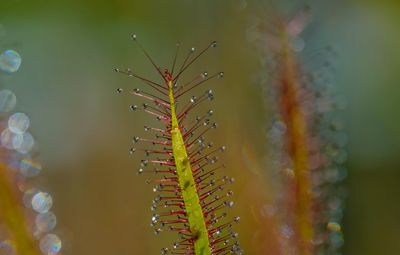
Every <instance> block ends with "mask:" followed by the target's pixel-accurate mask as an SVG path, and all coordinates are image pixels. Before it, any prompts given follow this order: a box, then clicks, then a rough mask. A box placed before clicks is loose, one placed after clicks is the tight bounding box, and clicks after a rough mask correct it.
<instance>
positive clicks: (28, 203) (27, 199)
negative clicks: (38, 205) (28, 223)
mask: <svg viewBox="0 0 400 255" xmlns="http://www.w3.org/2000/svg"><path fill="white" fill-rule="evenodd" d="M38 192H39V190H38V189H36V188H31V189H28V190H27V191H25V192H24V196H23V197H22V201H23V202H24V205H25V207H27V208H31V207H32V198H33V196H34V195H35V194H36V193H38Z"/></svg>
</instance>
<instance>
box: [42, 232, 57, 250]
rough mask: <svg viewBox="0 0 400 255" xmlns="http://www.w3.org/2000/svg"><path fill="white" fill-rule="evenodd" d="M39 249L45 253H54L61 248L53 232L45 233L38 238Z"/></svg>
mask: <svg viewBox="0 0 400 255" xmlns="http://www.w3.org/2000/svg"><path fill="white" fill-rule="evenodd" d="M40 250H41V251H42V252H43V253H44V254H46V255H55V254H57V253H59V252H60V250H61V240H60V238H59V237H58V236H57V235H55V234H47V235H45V236H44V237H42V239H40Z"/></svg>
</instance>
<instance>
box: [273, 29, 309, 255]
mask: <svg viewBox="0 0 400 255" xmlns="http://www.w3.org/2000/svg"><path fill="white" fill-rule="evenodd" d="M282 31H285V30H284V29H282ZM287 37H288V35H287V34H286V33H285V32H283V33H282V56H281V57H282V70H281V72H282V73H281V81H280V88H279V91H280V98H281V101H280V103H281V107H282V108H281V109H282V112H283V113H282V116H283V121H284V123H285V124H286V127H287V141H286V143H287V148H288V154H289V156H290V158H291V159H292V165H293V170H294V175H295V187H294V192H295V194H294V195H295V205H294V206H295V224H296V225H295V232H296V234H295V235H296V238H297V240H298V249H299V250H298V251H299V253H298V254H300V255H311V254H312V245H311V241H312V238H313V228H312V219H311V203H312V201H311V191H310V189H311V184H310V173H309V162H308V148H307V140H308V139H307V123H306V119H305V115H304V113H303V111H302V108H301V105H300V103H299V101H298V91H299V89H300V84H299V82H298V77H299V75H298V73H297V66H296V62H295V60H294V59H293V57H292V54H291V50H290V48H289V43H288V38H287Z"/></svg>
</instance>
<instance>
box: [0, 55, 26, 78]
mask: <svg viewBox="0 0 400 255" xmlns="http://www.w3.org/2000/svg"><path fill="white" fill-rule="evenodd" d="M21 61H22V59H21V56H20V55H19V54H18V52H16V51H14V50H6V51H4V52H3V53H2V54H1V55H0V70H2V71H3V72H6V73H14V72H16V71H18V69H19V67H20V66H21Z"/></svg>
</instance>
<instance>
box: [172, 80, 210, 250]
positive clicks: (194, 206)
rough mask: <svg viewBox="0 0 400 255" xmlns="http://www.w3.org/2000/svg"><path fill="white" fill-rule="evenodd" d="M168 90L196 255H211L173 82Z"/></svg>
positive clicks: (180, 177)
mask: <svg viewBox="0 0 400 255" xmlns="http://www.w3.org/2000/svg"><path fill="white" fill-rule="evenodd" d="M168 88H169V100H170V105H171V116H172V117H171V119H172V120H171V121H172V129H171V136H172V151H173V154H174V159H175V165H176V172H177V175H178V180H179V186H180V188H181V190H182V196H183V201H184V203H185V210H186V215H187V217H188V220H189V227H190V231H191V233H192V238H193V239H194V250H195V254H196V255H211V249H210V241H209V238H208V231H207V228H206V223H205V220H204V215H203V211H202V208H201V206H200V199H199V195H198V194H197V188H196V183H195V181H194V178H193V174H192V168H191V165H190V161H189V158H188V154H187V151H186V146H185V142H184V140H183V137H182V133H181V130H180V128H179V123H178V119H177V116H176V108H175V98H174V93H173V86H172V81H169V82H168Z"/></svg>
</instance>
